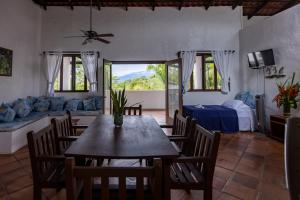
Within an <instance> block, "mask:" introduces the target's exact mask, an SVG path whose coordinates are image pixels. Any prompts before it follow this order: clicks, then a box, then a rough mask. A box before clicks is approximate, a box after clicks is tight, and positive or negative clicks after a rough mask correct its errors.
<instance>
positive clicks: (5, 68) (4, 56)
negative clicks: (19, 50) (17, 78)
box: [0, 47, 13, 76]
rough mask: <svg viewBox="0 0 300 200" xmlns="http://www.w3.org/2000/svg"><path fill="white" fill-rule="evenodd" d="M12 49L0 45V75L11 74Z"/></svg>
mask: <svg viewBox="0 0 300 200" xmlns="http://www.w3.org/2000/svg"><path fill="white" fill-rule="evenodd" d="M12 57H13V51H12V50H10V49H5V48H1V47H0V76H12Z"/></svg>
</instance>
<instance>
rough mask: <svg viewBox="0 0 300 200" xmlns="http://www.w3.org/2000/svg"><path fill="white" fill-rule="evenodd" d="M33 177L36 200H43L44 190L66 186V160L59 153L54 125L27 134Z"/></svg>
mask: <svg viewBox="0 0 300 200" xmlns="http://www.w3.org/2000/svg"><path fill="white" fill-rule="evenodd" d="M27 140H28V148H29V155H30V161H31V169H32V177H33V196H34V200H41V199H42V188H56V189H58V190H59V189H61V188H63V187H64V186H65V178H64V177H65V175H64V169H65V165H64V163H65V158H64V156H62V155H60V154H59V152H58V151H57V143H56V139H55V133H54V128H53V125H52V124H51V125H49V126H47V127H46V128H44V129H42V130H40V131H39V132H36V133H34V132H33V131H31V132H29V133H28V134H27Z"/></svg>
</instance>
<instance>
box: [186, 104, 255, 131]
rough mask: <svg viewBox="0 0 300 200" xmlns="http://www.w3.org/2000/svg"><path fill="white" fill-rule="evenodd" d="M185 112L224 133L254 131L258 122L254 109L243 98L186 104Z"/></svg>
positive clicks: (208, 127)
mask: <svg viewBox="0 0 300 200" xmlns="http://www.w3.org/2000/svg"><path fill="white" fill-rule="evenodd" d="M183 114H184V115H186V116H191V117H192V118H194V119H195V120H196V122H197V123H198V124H200V125H201V126H203V127H204V128H206V129H208V130H214V131H216V130H217V131H221V132H223V133H235V132H239V131H254V130H255V127H256V124H257V123H256V117H255V111H254V109H252V108H251V107H250V106H248V105H246V104H245V103H244V102H243V101H241V100H229V101H225V102H224V103H223V104H222V105H185V106H183Z"/></svg>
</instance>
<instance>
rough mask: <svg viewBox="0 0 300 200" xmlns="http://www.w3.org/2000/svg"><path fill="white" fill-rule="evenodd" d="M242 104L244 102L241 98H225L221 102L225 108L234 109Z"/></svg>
mask: <svg viewBox="0 0 300 200" xmlns="http://www.w3.org/2000/svg"><path fill="white" fill-rule="evenodd" d="M243 105H244V103H243V102H242V101H241V100H227V101H225V102H224V103H223V104H222V106H225V107H227V108H232V109H235V110H236V109H238V108H239V107H241V106H243Z"/></svg>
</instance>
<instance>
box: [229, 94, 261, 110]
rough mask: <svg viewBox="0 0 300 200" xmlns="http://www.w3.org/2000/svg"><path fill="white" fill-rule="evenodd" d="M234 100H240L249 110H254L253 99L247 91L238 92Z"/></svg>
mask: <svg viewBox="0 0 300 200" xmlns="http://www.w3.org/2000/svg"><path fill="white" fill-rule="evenodd" d="M234 99H237V100H241V101H243V102H244V104H246V105H248V106H249V107H250V108H252V109H255V107H256V105H255V98H254V96H253V95H252V94H251V93H250V92H249V91H243V92H239V93H238V94H237V95H236V96H235V98H234Z"/></svg>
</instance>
